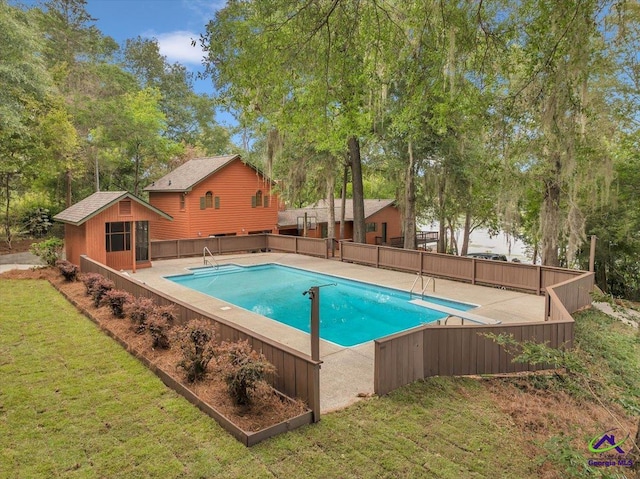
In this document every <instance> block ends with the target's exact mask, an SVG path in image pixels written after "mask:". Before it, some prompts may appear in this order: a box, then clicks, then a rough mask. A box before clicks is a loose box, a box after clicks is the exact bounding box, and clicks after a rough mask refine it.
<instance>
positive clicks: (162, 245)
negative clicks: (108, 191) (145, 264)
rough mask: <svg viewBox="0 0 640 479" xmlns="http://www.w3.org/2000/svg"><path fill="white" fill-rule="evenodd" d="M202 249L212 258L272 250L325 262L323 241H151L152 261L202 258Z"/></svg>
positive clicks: (277, 237)
mask: <svg viewBox="0 0 640 479" xmlns="http://www.w3.org/2000/svg"><path fill="white" fill-rule="evenodd" d="M205 247H206V248H208V249H209V251H211V253H212V254H223V253H237V252H241V251H266V250H272V251H284V252H287V253H296V254H304V255H308V256H317V257H320V258H328V247H327V240H326V239H317V238H302V237H300V236H285V235H272V234H256V235H246V236H220V237H216V238H188V239H176V240H153V241H151V259H152V260H158V259H169V258H184V257H189V256H202V252H203V250H204V248H205Z"/></svg>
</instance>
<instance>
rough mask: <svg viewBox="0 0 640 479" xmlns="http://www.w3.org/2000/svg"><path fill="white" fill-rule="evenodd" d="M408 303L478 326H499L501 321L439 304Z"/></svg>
mask: <svg viewBox="0 0 640 479" xmlns="http://www.w3.org/2000/svg"><path fill="white" fill-rule="evenodd" d="M409 302H410V303H411V304H415V305H417V306H422V307H424V308H429V309H433V310H435V311H440V312H441V313H446V314H448V315H449V316H455V317H457V318H463V319H466V320H469V321H472V322H474V323H478V324H501V323H502V321H499V320H497V319H491V318H487V317H485V316H480V315H479V314H473V313H469V312H468V311H461V310H459V309H455V308H449V307H448V306H442V305H440V304H436V303H430V302H429V301H425V300H423V299H412V300H411V301H409Z"/></svg>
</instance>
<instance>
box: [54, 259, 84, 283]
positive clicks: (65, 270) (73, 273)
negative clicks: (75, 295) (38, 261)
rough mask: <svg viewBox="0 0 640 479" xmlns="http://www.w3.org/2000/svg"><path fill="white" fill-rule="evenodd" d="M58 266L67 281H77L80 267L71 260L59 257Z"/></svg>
mask: <svg viewBox="0 0 640 479" xmlns="http://www.w3.org/2000/svg"><path fill="white" fill-rule="evenodd" d="M56 266H57V267H58V269H59V270H60V273H61V274H62V276H63V277H64V279H65V280H66V281H75V280H76V279H77V277H78V271H79V269H78V267H77V266H76V265H75V264H73V263H72V262H71V261H67V260H66V259H59V260H58V261H56Z"/></svg>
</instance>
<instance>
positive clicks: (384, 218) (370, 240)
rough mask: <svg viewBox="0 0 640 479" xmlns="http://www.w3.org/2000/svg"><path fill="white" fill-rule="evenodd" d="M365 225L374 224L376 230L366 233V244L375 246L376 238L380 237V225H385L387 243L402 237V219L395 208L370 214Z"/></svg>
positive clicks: (387, 208) (388, 207) (391, 207)
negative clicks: (391, 239)
mask: <svg viewBox="0 0 640 479" xmlns="http://www.w3.org/2000/svg"><path fill="white" fill-rule="evenodd" d="M365 222H366V223H376V230H375V231H372V232H370V233H367V240H366V241H367V244H376V236H382V223H385V222H386V223H387V241H389V240H390V238H396V237H398V236H402V218H401V216H400V210H399V209H398V208H397V207H395V206H387V207H386V208H383V209H381V210H380V211H378V212H377V213H374V214H372V215H371V216H369V217H368V218H367V219H366V220H365Z"/></svg>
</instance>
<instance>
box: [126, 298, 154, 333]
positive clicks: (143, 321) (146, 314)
mask: <svg viewBox="0 0 640 479" xmlns="http://www.w3.org/2000/svg"><path fill="white" fill-rule="evenodd" d="M155 308H156V305H155V303H154V302H153V300H152V299H149V298H145V297H144V296H139V297H137V298H135V299H134V300H133V301H131V302H130V303H127V304H126V305H125V309H124V310H125V313H126V314H127V316H129V318H130V319H131V321H132V322H133V324H134V329H135V331H136V333H138V334H141V333H143V332H144V330H145V329H146V328H147V319H149V318H150V317H151V315H152V314H153V312H154V310H155Z"/></svg>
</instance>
